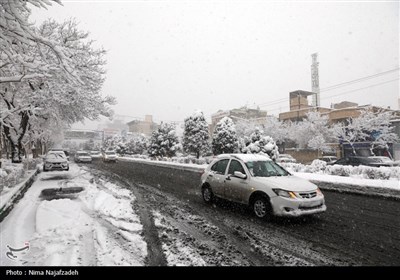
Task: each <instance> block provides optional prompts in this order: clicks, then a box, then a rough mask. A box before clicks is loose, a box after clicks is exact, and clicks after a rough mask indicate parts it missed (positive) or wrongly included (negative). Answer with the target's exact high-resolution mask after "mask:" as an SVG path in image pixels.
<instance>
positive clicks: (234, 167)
mask: <svg viewBox="0 0 400 280" xmlns="http://www.w3.org/2000/svg"><path fill="white" fill-rule="evenodd" d="M235 171H239V172H242V173H243V174H246V172H245V171H244V169H243V166H242V164H241V163H240V162H239V161H237V160H234V159H232V160H231V163H230V164H229V169H228V174H230V175H233V173H235Z"/></svg>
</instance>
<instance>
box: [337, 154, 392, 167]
mask: <svg viewBox="0 0 400 280" xmlns="http://www.w3.org/2000/svg"><path fill="white" fill-rule="evenodd" d="M333 164H339V165H351V166H359V165H366V166H373V167H380V166H387V167H390V166H394V162H393V161H384V160H382V157H359V156H352V157H345V158H341V159H338V160H337V161H335V162H334V163H333Z"/></svg>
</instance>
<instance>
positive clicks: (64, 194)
mask: <svg viewBox="0 0 400 280" xmlns="http://www.w3.org/2000/svg"><path fill="white" fill-rule="evenodd" d="M83 190H84V188H82V187H68V188H51V189H44V190H42V192H41V193H40V197H41V198H42V199H44V200H53V199H62V198H67V199H75V198H77V197H78V195H79V193H80V192H81V191H83Z"/></svg>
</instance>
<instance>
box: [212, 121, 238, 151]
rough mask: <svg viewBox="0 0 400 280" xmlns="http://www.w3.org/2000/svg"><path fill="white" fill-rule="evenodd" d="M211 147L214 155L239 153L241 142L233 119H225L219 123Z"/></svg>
mask: <svg viewBox="0 0 400 280" xmlns="http://www.w3.org/2000/svg"><path fill="white" fill-rule="evenodd" d="M211 145H212V150H213V153H214V155H219V154H228V153H235V152H237V151H238V149H239V141H238V138H237V135H236V129H235V124H234V123H233V121H232V119H231V118H228V117H224V118H222V119H221V120H220V121H219V122H218V123H217V125H216V126H215V130H214V133H213V138H212V143H211Z"/></svg>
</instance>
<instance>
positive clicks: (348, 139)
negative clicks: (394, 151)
mask: <svg viewBox="0 0 400 280" xmlns="http://www.w3.org/2000/svg"><path fill="white" fill-rule="evenodd" d="M392 117H393V113H392V112H390V111H378V112H373V111H372V110H370V109H366V110H362V111H361V112H360V115H359V116H358V117H356V118H350V119H349V120H348V123H347V124H338V125H336V126H334V135H335V136H336V137H337V139H339V140H340V141H343V142H345V143H348V144H349V145H350V146H351V147H352V149H353V154H356V150H355V148H354V144H355V143H356V142H361V141H370V142H371V153H372V154H374V148H376V147H379V148H384V149H386V150H387V151H389V146H388V143H393V142H395V141H397V140H398V137H397V135H396V134H395V133H394V132H393V129H394V128H393V127H392V126H391V123H390V119H391V118H392Z"/></svg>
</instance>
